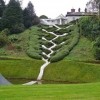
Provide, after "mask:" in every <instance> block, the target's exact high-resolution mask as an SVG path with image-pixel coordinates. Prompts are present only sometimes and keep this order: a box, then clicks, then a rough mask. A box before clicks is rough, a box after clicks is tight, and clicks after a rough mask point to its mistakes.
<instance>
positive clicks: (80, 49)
mask: <svg viewBox="0 0 100 100" xmlns="http://www.w3.org/2000/svg"><path fill="white" fill-rule="evenodd" d="M69 43H70V42H69ZM93 44H94V43H93V42H92V41H90V40H89V39H88V38H86V37H84V36H81V37H80V40H79V42H78V44H77V45H76V46H75V47H74V48H73V50H72V51H71V52H70V54H69V55H68V56H66V57H65V58H64V60H75V61H76V60H77V61H91V60H94V59H95V58H94V55H93Z"/></svg>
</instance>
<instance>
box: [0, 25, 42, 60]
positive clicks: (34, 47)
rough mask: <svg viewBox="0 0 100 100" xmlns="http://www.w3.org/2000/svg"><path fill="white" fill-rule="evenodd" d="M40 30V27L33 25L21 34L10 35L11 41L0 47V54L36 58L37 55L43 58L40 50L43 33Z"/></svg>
mask: <svg viewBox="0 0 100 100" xmlns="http://www.w3.org/2000/svg"><path fill="white" fill-rule="evenodd" d="M38 30H39V27H37V26H33V27H31V28H30V29H27V30H26V31H24V32H22V33H20V34H12V35H9V36H8V39H9V41H10V43H9V44H7V45H5V46H4V47H2V48H0V56H4V57H6V56H8V57H21V58H29V57H31V58H33V57H34V58H35V55H37V56H38V58H37V59H41V56H40V55H39V54H40V53H41V51H40V50H39V48H40V41H39V38H40V35H41V33H40V32H39V31H38Z"/></svg>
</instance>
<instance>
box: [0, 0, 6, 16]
mask: <svg viewBox="0 0 100 100" xmlns="http://www.w3.org/2000/svg"><path fill="white" fill-rule="evenodd" d="M4 10H5V2H4V1H3V0H0V17H2V15H3V11H4Z"/></svg>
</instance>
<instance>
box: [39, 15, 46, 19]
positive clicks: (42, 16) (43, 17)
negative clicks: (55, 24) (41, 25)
mask: <svg viewBox="0 0 100 100" xmlns="http://www.w3.org/2000/svg"><path fill="white" fill-rule="evenodd" d="M40 18H41V19H48V17H47V16H46V15H41V16H40Z"/></svg>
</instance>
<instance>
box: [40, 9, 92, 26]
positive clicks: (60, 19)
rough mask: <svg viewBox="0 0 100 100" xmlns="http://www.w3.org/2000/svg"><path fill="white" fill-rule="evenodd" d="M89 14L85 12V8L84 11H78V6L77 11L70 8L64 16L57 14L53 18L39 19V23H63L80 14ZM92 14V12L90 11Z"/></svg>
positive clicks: (78, 16)
mask: <svg viewBox="0 0 100 100" xmlns="http://www.w3.org/2000/svg"><path fill="white" fill-rule="evenodd" d="M90 15H91V14H90V13H88V12H87V9H85V11H84V12H81V11H80V8H79V9H78V12H75V9H71V12H67V14H66V16H64V15H62V14H61V15H59V16H58V17H57V18H55V19H41V24H45V25H54V24H56V25H65V24H67V23H69V22H71V21H74V20H77V19H79V18H81V17H82V16H90ZM92 15H93V13H92Z"/></svg>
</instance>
